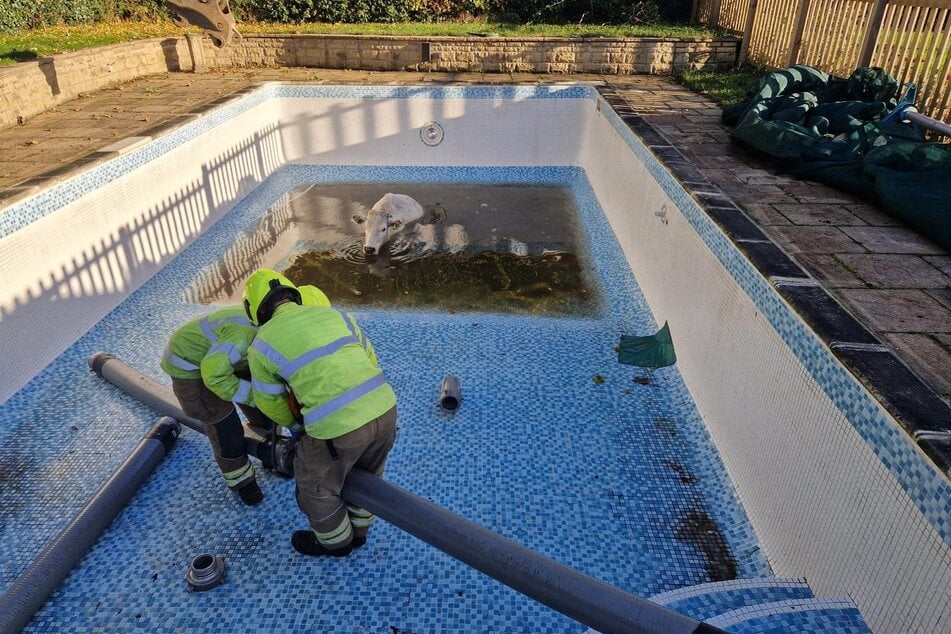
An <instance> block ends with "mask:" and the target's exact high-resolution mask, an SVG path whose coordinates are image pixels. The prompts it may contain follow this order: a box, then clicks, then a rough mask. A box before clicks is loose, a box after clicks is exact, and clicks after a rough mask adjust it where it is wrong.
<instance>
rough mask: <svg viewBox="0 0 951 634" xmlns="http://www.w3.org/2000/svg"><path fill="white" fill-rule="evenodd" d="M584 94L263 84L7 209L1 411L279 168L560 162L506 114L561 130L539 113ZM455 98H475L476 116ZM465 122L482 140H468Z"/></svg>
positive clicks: (552, 113)
mask: <svg viewBox="0 0 951 634" xmlns="http://www.w3.org/2000/svg"><path fill="white" fill-rule="evenodd" d="M586 90H587V89H585V88H577V87H553V88H546V87H538V88H522V89H519V88H517V87H500V88H480V87H472V88H470V89H468V90H467V91H465V92H463V91H462V90H460V89H455V90H454V89H451V88H444V87H393V88H385V89H374V88H372V87H370V88H366V87H363V88H360V87H338V88H334V87H328V88H325V89H323V90H322V93H323V95H322V96H325V97H327V99H325V100H322V101H315V100H314V99H313V98H309V95H313V93H312V92H311V93H309V94H308V92H307V89H306V88H305V87H293V86H286V87H281V86H279V85H268V86H265V87H263V88H261V89H259V90H258V91H256V92H255V93H253V94H252V95H251V96H249V97H245V98H244V99H235V100H233V101H232V102H231V103H228V104H226V105H224V106H222V107H220V108H218V109H216V110H212V111H210V112H208V113H206V114H204V115H203V116H200V117H198V118H197V119H196V120H195V121H193V122H192V123H190V124H188V125H186V126H184V127H182V128H179V129H177V130H174V131H172V132H169V133H168V134H166V135H164V136H161V137H159V138H158V139H157V140H156V141H155V142H153V143H150V144H148V145H145V146H143V147H139V148H136V149H133V150H131V151H129V152H128V153H125V154H122V155H120V156H117V157H115V158H113V159H112V160H110V161H108V162H105V163H102V164H100V165H97V166H96V167H94V168H92V169H90V170H88V171H86V172H83V173H81V174H79V175H77V176H75V177H72V178H69V179H68V180H66V181H64V182H62V183H59V184H57V185H55V186H53V187H51V188H50V189H47V190H44V191H41V192H39V193H37V194H35V195H33V196H31V197H29V198H27V199H25V200H22V201H19V202H16V203H14V204H13V205H11V206H10V207H7V208H6V209H4V210H2V211H3V213H2V215H0V271H2V277H0V315H2V317H3V319H2V320H0V354H2V355H4V358H15V359H21V360H22V363H19V364H17V366H16V367H15V368H11V371H9V372H5V373H4V375H3V377H2V379H0V402H3V401H4V400H6V399H7V398H9V397H10V396H11V395H12V394H13V393H15V392H16V391H17V390H18V389H20V388H21V387H23V386H24V385H25V384H26V382H27V381H28V380H29V379H30V378H31V377H32V376H34V375H35V374H36V373H37V372H38V371H39V370H40V369H42V368H43V367H44V366H46V365H47V364H48V363H49V362H51V361H52V360H53V359H55V358H56V357H57V356H58V355H59V354H61V353H62V352H63V351H64V350H65V349H66V348H68V347H69V345H70V344H72V342H73V341H75V340H76V339H77V338H78V337H79V336H80V335H81V334H82V333H84V332H86V331H87V330H88V329H89V328H91V327H92V325H93V324H95V323H96V322H97V321H98V320H99V319H101V318H102V317H104V316H105V315H106V314H107V313H108V312H109V311H110V310H111V309H112V308H114V307H115V306H116V305H117V304H118V303H120V302H121V301H122V300H123V299H124V298H125V297H127V296H128V294H129V293H131V292H132V291H134V290H135V289H136V288H138V287H139V286H140V285H141V284H142V283H143V282H145V281H146V280H147V279H149V277H150V276H151V275H153V274H154V273H155V272H156V271H158V270H160V269H161V268H162V267H163V266H165V265H166V264H167V263H168V262H169V261H170V260H171V259H172V258H173V257H174V256H175V255H176V254H177V253H179V252H180V251H181V249H183V248H184V247H186V246H187V245H188V244H190V243H191V242H192V241H193V240H194V239H195V238H196V237H197V236H198V235H200V234H201V231H203V230H204V229H205V228H207V227H208V226H210V225H211V224H213V223H214V222H216V221H217V220H218V219H219V218H220V217H221V216H222V215H223V214H224V213H225V212H227V211H228V210H229V209H230V208H231V207H233V206H234V204H235V203H236V202H238V201H240V200H241V199H242V198H243V197H244V196H246V195H247V194H248V193H249V192H250V191H252V190H253V189H254V188H256V187H257V186H258V185H259V184H260V183H261V182H263V181H264V179H266V178H267V177H268V176H269V175H270V174H272V173H273V172H274V171H275V170H276V169H277V168H278V167H280V166H281V165H282V164H284V163H286V162H288V161H293V160H301V159H305V158H306V160H307V161H320V162H328V163H329V162H337V163H340V164H363V165H377V164H382V165H402V164H417V165H426V164H430V163H432V164H464V163H465V160H464V159H471V161H472V162H474V163H476V164H498V163H500V162H504V160H503V161H499V157H500V156H505V154H506V153H505V152H500V148H501V147H504V146H505V144H506V143H511V144H512V148H513V150H514V149H516V148H517V149H518V152H519V153H521V154H523V155H524V154H525V153H527V154H528V156H530V157H531V158H530V159H529V160H528V163H529V164H547V162H548V161H547V160H546V159H547V158H548V157H552V158H553V159H554V158H555V157H560V158H559V159H556V162H558V161H559V160H560V161H561V162H562V163H563V164H565V163H573V162H574V156H575V155H576V154H577V146H578V144H579V143H580V142H579V141H570V140H565V141H559V140H557V139H556V138H553V137H556V135H554V134H553V132H551V131H549V132H538V135H539V136H541V137H545V138H548V139H549V140H548V141H546V142H542V143H539V142H534V141H532V139H533V136H534V134H535V133H534V132H533V131H537V130H538V129H537V128H533V127H532V126H525V125H516V124H513V123H512V121H513V117H511V116H506V113H511V114H514V113H515V112H516V111H517V110H518V109H519V108H520V107H522V108H524V107H528V108H530V109H533V110H536V113H535V114H534V115H530V116H528V117H525V118H526V119H538V120H540V121H545V120H546V119H551V118H552V117H554V118H555V119H556V120H557V119H560V120H574V119H575V118H576V117H577V116H578V108H574V109H572V110H571V112H570V113H567V114H566V113H559V112H558V110H557V109H556V108H554V107H553V106H552V105H551V104H552V103H553V102H556V101H557V102H559V103H561V104H571V103H572V102H579V101H580V102H585V103H589V101H590V97H586V94H587V93H586ZM380 92H382V93H384V94H383V95H382V98H381V99H379V100H372V101H371V100H368V99H367V98H366V97H367V96H371V95H375V94H379V93H380ZM468 95H473V96H475V97H477V98H478V97H482V99H480V100H479V101H477V102H476V103H478V104H479V105H478V107H477V110H478V112H473V111H472V108H473V107H474V106H473V105H472V104H471V103H469V102H468V101H467V100H466V99H464V98H463V96H468ZM552 95H554V96H555V97H554V98H544V97H549V96H552ZM275 96H279V97H282V98H278V99H275V98H274V97H275ZM440 96H442V97H450V98H449V99H445V100H444V99H440V98H439V97H440ZM536 96H540V97H543V98H535V97H536ZM430 97H435V98H434V99H429V98H430ZM513 99H514V100H513ZM410 104H412V107H411V105H410ZM533 106H534V107H533ZM538 106H541V109H540V111H539V108H538ZM509 108H514V109H515V110H509ZM473 116H474V117H476V118H477V120H479V121H489V122H492V124H494V127H493V129H490V130H487V131H486V132H487V133H486V134H481V135H473V134H471V133H470V127H471V122H468V120H467V117H470V118H471V117H473ZM519 118H521V117H519ZM435 119H440V120H443V121H444V122H445V123H446V126H447V131H448V132H449V135H448V139H447V141H446V142H445V143H443V144H442V145H441V146H440V147H439V148H425V146H422V145H421V143H420V138H419V132H418V129H419V127H420V126H421V125H423V124H424V123H426V122H427V121H431V120H435ZM505 121H508V123H503V122H505ZM546 125H547V126H548V127H550V126H551V124H550V123H548V124H546ZM248 130H254V132H251V133H248ZM463 135H464V136H463ZM462 138H466V139H467V141H466V143H465V144H463V143H461V142H460V141H461V139H462ZM410 147H412V148H417V147H424V151H423V152H418V153H417V152H415V150H414V153H415V155H414V153H410V152H409V151H408V148H410ZM566 149H567V150H568V151H567V152H566ZM209 156H211V157H212V158H210V159H209V158H207V157H209ZM106 182H111V185H110V186H108V187H104V186H103V184H104V183H106ZM54 212H55V213H54ZM244 269H246V270H247V273H248V274H250V272H251V271H253V270H254V267H253V266H252V265H251V263H250V262H248V263H246V265H245V266H244Z"/></svg>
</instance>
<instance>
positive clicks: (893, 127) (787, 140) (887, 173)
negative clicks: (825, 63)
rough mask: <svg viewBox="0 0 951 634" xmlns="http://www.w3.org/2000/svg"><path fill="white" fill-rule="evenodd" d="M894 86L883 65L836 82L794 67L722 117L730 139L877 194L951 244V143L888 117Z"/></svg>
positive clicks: (750, 90)
mask: <svg viewBox="0 0 951 634" xmlns="http://www.w3.org/2000/svg"><path fill="white" fill-rule="evenodd" d="M900 88H901V87H900V85H899V83H898V81H896V80H895V78H894V77H892V76H891V75H889V74H888V73H886V72H885V71H884V70H882V69H881V68H859V69H857V70H856V71H855V72H853V73H852V75H851V76H850V77H849V78H848V79H837V78H835V77H830V76H829V75H827V74H825V73H823V72H822V71H819V70H817V69H815V68H811V67H809V66H803V65H799V66H792V67H790V68H787V69H784V70H781V71H776V72H772V73H768V74H766V75H764V76H763V77H762V78H760V79H758V80H756V81H755V82H752V83H751V84H750V85H749V86H748V87H747V98H746V100H745V101H743V102H742V103H740V104H737V105H735V106H731V107H728V108H726V109H724V111H723V121H724V123H727V124H729V125H734V126H735V127H734V129H733V132H732V134H731V137H732V139H733V140H734V141H735V142H737V143H740V144H742V145H745V146H746V147H749V148H751V149H753V150H755V151H756V152H757V153H758V154H760V155H762V156H765V157H766V158H767V159H768V160H770V161H771V162H773V163H774V164H776V165H778V166H779V167H781V168H782V169H784V170H785V171H787V172H790V173H792V174H795V175H796V176H799V177H800V178H804V179H808V180H813V181H817V182H820V183H824V184H826V185H830V186H832V187H836V188H837V189H841V190H843V191H847V192H849V193H852V194H855V195H857V196H863V197H865V198H869V199H871V200H874V201H877V202H879V203H880V204H881V205H882V207H884V209H885V212H886V213H888V214H889V215H891V216H893V217H895V218H898V219H900V220H902V221H904V222H905V223H907V224H908V225H909V226H911V227H912V228H914V229H916V230H918V231H919V232H920V233H922V234H923V235H924V236H925V237H927V238H929V239H931V240H933V241H934V242H936V243H938V244H939V245H941V246H942V247H944V248H945V249H951V226H949V225H951V145H947V144H940V143H933V142H928V141H926V140H925V138H924V134H923V131H922V130H921V129H920V128H919V127H918V126H916V125H911V124H905V123H898V122H895V121H889V120H887V115H888V113H889V112H891V111H892V110H894V109H895V107H896V106H897V105H898V101H897V97H898V94H899V91H900ZM903 102H907V99H905V100H903Z"/></svg>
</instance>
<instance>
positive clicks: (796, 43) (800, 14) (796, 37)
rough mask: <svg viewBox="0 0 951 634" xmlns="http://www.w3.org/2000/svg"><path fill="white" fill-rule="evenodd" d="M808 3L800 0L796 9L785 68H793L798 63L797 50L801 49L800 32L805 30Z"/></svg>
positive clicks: (807, 0) (806, 0)
mask: <svg viewBox="0 0 951 634" xmlns="http://www.w3.org/2000/svg"><path fill="white" fill-rule="evenodd" d="M809 1H810V0H800V2H799V8H798V9H796V22H795V23H794V26H793V34H792V39H791V40H789V57H788V58H787V60H786V66H793V65H795V64H796V62H798V61H799V49H800V48H802V32H803V31H804V30H805V28H806V16H808V15H809Z"/></svg>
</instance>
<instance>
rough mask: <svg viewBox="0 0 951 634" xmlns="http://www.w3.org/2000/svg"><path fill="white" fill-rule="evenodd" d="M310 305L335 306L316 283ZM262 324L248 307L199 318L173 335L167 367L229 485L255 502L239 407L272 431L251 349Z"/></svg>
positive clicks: (308, 293)
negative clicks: (258, 395) (257, 392)
mask: <svg viewBox="0 0 951 634" xmlns="http://www.w3.org/2000/svg"><path fill="white" fill-rule="evenodd" d="M300 290H301V293H302V294H303V296H304V303H305V304H308V305H312V306H330V300H329V299H327V296H326V295H325V294H324V293H323V292H322V291H321V290H320V289H319V288H317V287H316V286H302V287H301V288H300ZM255 334H257V327H255V326H254V325H252V324H251V322H250V321H248V318H247V315H246V313H245V310H244V307H243V306H234V307H230V308H224V309H221V310H218V311H215V312H213V313H211V314H210V315H207V316H205V317H201V318H199V319H194V320H192V321H190V322H188V323H187V324H185V325H184V326H182V327H181V328H179V329H178V330H176V331H175V333H174V334H173V335H172V336H171V338H170V339H169V342H168V345H167V346H166V348H165V354H164V355H163V357H162V370H164V371H165V373H166V374H168V375H169V376H171V377H172V391H173V392H174V393H175V396H176V397H177V398H178V402H179V403H180V404H181V406H182V411H183V412H185V414H186V415H188V416H190V417H192V418H195V419H198V420H200V421H202V422H203V423H205V430H206V433H207V436H208V440H209V441H210V442H211V448H212V450H213V452H214V456H215V461H216V462H217V463H218V467H219V468H220V469H221V474H222V476H223V477H224V480H225V483H226V484H227V485H228V487H229V488H230V489H232V490H233V491H235V492H237V494H238V496H239V497H240V498H241V501H242V502H244V503H245V504H247V505H249V506H253V505H255V504H257V503H259V502H260V501H261V500H263V499H264V494H263V493H262V492H261V488H260V486H258V484H257V480H256V478H255V470H254V465H252V464H251V462H250V461H249V460H248V456H247V453H246V452H245V442H244V428H243V427H242V426H241V419H240V418H239V417H238V412H237V410H236V409H235V407H234V405H235V404H237V405H238V407H240V408H241V410H242V411H243V412H244V415H245V417H246V418H247V419H248V422H249V423H250V424H251V425H252V426H253V427H257V428H258V429H261V430H264V431H268V430H270V429H272V428H273V426H274V424H273V423H272V422H271V421H270V420H269V419H268V418H267V417H266V416H264V415H263V414H261V412H260V411H259V410H258V409H257V408H256V407H255V406H254V398H253V396H252V393H251V381H250V379H251V374H250V372H249V371H248V361H247V355H248V348H249V347H250V346H251V342H252V341H253V340H254V336H255Z"/></svg>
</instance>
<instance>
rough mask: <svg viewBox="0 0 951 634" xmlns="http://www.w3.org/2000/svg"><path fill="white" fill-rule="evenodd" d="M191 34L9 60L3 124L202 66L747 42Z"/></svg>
mask: <svg viewBox="0 0 951 634" xmlns="http://www.w3.org/2000/svg"><path fill="white" fill-rule="evenodd" d="M188 39H190V40H191V42H189V41H188ZM188 39H186V38H185V37H170V38H163V39H154V40H139V41H135V42H127V43H123V44H114V45H111V46H102V47H98V48H91V49H85V50H81V51H75V52H72V53H64V54H62V55H55V56H53V57H44V58H41V59H38V60H35V61H30V62H21V63H19V64H15V65H13V66H10V67H6V68H0V127H4V126H8V125H12V124H15V123H17V121H22V120H24V119H26V118H28V117H31V116H33V115H36V114H39V113H40V112H44V111H45V110H48V109H50V108H52V107H54V106H56V105H58V104H60V103H62V102H64V101H68V100H70V99H73V98H75V97H77V96H78V95H79V94H80V93H83V92H93V91H95V90H99V89H102V88H104V87H106V86H110V85H112V84H117V83H121V82H124V81H129V80H132V79H135V78H137V77H142V76H144V75H153V74H156V73H164V72H169V71H183V70H184V71H188V70H194V69H196V68H197V69H198V70H203V69H207V68H212V69H213V68H229V67H260V66H313V67H317V68H334V69H350V70H407V71H434V72H487V73H509V72H526V73H566V74H568V73H598V74H634V73H651V74H667V73H670V72H672V71H673V70H675V69H679V68H685V67H690V68H694V69H725V68H729V67H731V66H732V65H733V64H734V63H735V62H736V57H737V52H738V50H739V41H738V40H736V39H735V38H716V39H683V40H677V39H668V38H636V39H634V38H631V39H624V38H590V39H589V38H584V39H582V38H547V37H526V38H482V37H470V38H458V37H433V38H423V37H395V36H368V35H249V36H245V37H244V39H243V40H242V41H241V42H240V43H237V44H234V45H232V46H229V47H227V48H223V49H218V48H215V47H214V46H213V45H212V43H211V40H210V39H209V38H207V37H205V38H200V39H199V38H198V37H197V36H195V35H191V36H190V37H189V38H188ZM189 44H192V46H190V45H189Z"/></svg>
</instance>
